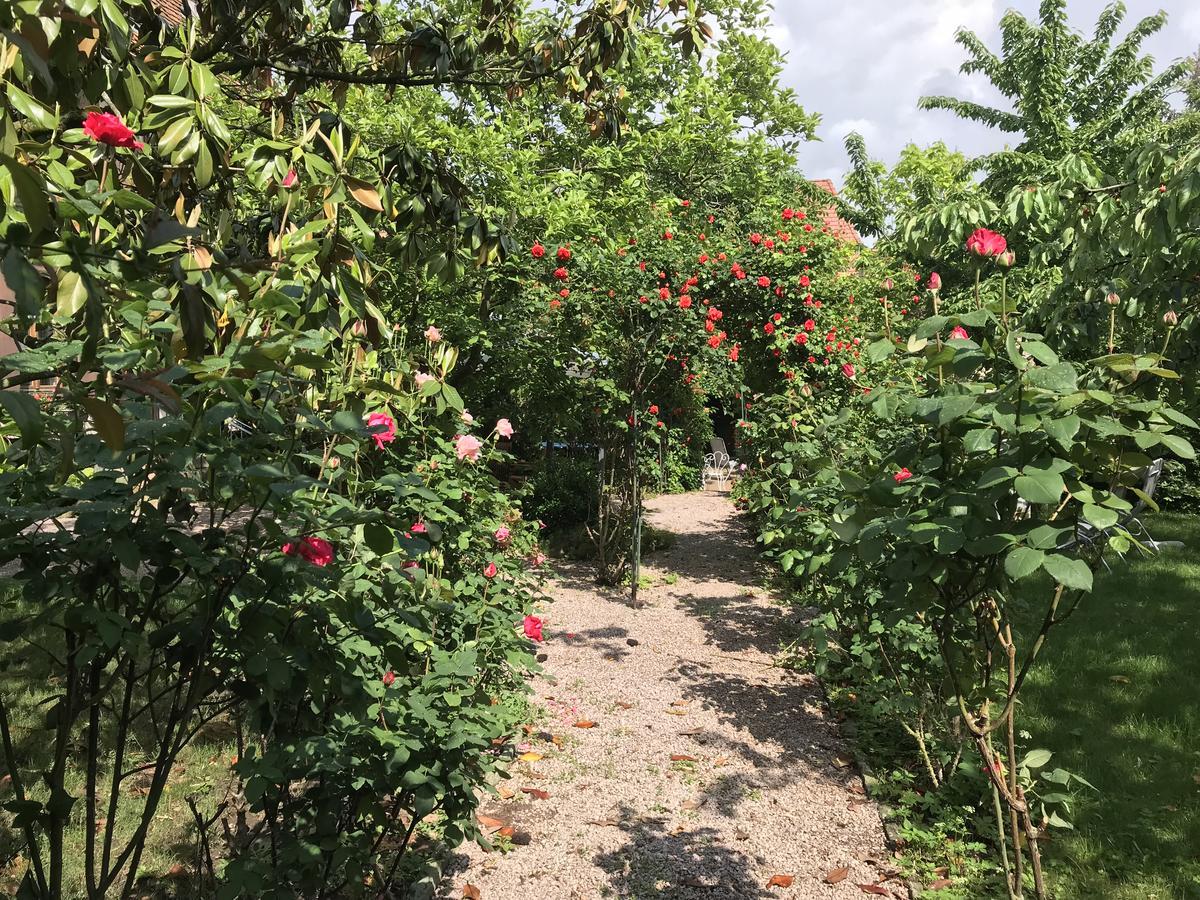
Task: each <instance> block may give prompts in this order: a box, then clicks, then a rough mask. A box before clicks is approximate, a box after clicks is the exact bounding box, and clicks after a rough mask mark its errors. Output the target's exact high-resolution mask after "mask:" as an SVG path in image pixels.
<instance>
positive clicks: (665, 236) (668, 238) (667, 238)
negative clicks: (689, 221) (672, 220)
mask: <svg viewBox="0 0 1200 900" xmlns="http://www.w3.org/2000/svg"><path fill="white" fill-rule="evenodd" d="M663 240H664V241H673V240H675V235H673V234H672V233H671V232H669V231H664V232H663Z"/></svg>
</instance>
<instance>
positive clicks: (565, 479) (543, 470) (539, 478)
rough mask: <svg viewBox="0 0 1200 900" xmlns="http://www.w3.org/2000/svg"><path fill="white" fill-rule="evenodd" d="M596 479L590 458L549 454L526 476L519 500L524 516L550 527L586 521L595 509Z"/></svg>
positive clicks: (565, 526) (561, 526)
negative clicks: (525, 483) (524, 487)
mask: <svg viewBox="0 0 1200 900" xmlns="http://www.w3.org/2000/svg"><path fill="white" fill-rule="evenodd" d="M598 478H599V475H598V474H597V472H596V464H595V462H593V461H592V460H589V459H582V458H579V457H573V456H554V457H551V458H550V459H549V460H547V461H546V462H545V463H543V464H542V466H541V467H540V468H539V469H538V470H537V472H535V473H534V475H533V476H532V477H531V478H530V479H529V483H528V485H527V487H526V493H525V494H524V495H523V496H522V499H521V508H522V509H523V510H524V513H525V517H526V518H527V519H530V520H532V521H540V522H543V523H545V525H546V527H547V528H548V529H551V530H557V529H564V528H569V527H571V526H573V525H582V524H584V523H586V522H588V521H589V520H590V519H591V517H592V516H593V515H594V514H595V512H596V503H597V491H598V487H597V485H598Z"/></svg>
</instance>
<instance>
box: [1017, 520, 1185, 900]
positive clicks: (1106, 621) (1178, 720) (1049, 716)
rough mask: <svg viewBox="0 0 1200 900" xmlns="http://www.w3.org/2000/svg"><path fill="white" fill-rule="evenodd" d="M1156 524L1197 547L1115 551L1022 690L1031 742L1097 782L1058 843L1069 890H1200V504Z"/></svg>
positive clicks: (1083, 893)
mask: <svg viewBox="0 0 1200 900" xmlns="http://www.w3.org/2000/svg"><path fill="white" fill-rule="evenodd" d="M1151 530H1152V532H1153V533H1154V536H1155V537H1156V538H1158V539H1160V540H1165V539H1173V540H1182V541H1184V542H1185V543H1186V545H1187V549H1186V550H1184V551H1182V552H1166V553H1164V554H1162V555H1161V556H1158V557H1155V558H1153V559H1147V560H1141V559H1138V560H1134V561H1131V562H1129V563H1128V564H1126V563H1121V562H1114V564H1113V571H1112V572H1111V573H1104V574H1102V575H1101V577H1100V578H1099V580H1098V582H1097V586H1096V591H1095V593H1094V594H1093V596H1092V597H1091V598H1090V600H1089V601H1088V602H1086V603H1085V605H1084V606H1082V607H1081V608H1080V609H1079V610H1078V611H1077V612H1076V613H1075V616H1074V617H1073V618H1072V619H1071V620H1069V621H1068V622H1067V623H1066V624H1065V625H1064V626H1063V627H1062V629H1061V630H1060V631H1058V632H1056V633H1052V634H1051V636H1050V640H1049V642H1048V643H1047V646H1046V649H1045V651H1044V656H1043V658H1042V660H1041V661H1040V663H1039V665H1038V666H1037V668H1036V669H1035V671H1034V672H1032V673H1031V676H1030V682H1029V683H1028V685H1027V686H1026V689H1025V690H1024V692H1023V698H1024V708H1023V710H1022V711H1021V718H1020V723H1021V724H1020V727H1021V728H1023V729H1024V730H1026V731H1028V732H1030V733H1031V735H1032V740H1031V741H1030V742H1029V746H1034V747H1046V748H1048V749H1051V750H1053V751H1054V753H1055V763H1056V764H1057V765H1060V766H1062V767H1063V768H1066V769H1068V770H1070V771H1072V772H1075V773H1078V774H1080V775H1082V776H1083V777H1084V778H1086V779H1087V780H1088V781H1089V782H1091V783H1092V784H1093V785H1095V787H1096V788H1097V790H1096V792H1094V793H1093V792H1091V791H1087V790H1086V789H1082V790H1079V791H1077V792H1076V793H1077V796H1078V802H1077V803H1076V804H1075V806H1074V807H1073V809H1072V812H1073V813H1074V816H1073V818H1074V822H1075V826H1076V831H1074V832H1068V831H1061V830H1056V831H1055V838H1054V840H1053V841H1052V843H1051V847H1050V850H1049V865H1050V867H1051V870H1052V873H1053V884H1054V887H1055V891H1056V896H1057V897H1060V898H1063V900H1074V898H1082V897H1103V898H1111V900H1154V898H1157V900H1168V898H1172V900H1173V898H1200V517H1195V516H1188V517H1185V516H1178V515H1165V514H1164V515H1160V516H1157V517H1156V518H1155V519H1154V521H1153V523H1152V525H1151Z"/></svg>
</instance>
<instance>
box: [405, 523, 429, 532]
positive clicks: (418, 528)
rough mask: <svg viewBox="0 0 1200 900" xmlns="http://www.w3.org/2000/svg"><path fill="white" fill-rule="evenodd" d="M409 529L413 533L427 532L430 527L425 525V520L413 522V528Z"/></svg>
mask: <svg viewBox="0 0 1200 900" xmlns="http://www.w3.org/2000/svg"><path fill="white" fill-rule="evenodd" d="M408 530H409V531H410V532H411V533H413V534H425V532H427V531H428V530H429V529H428V528H426V527H425V523H424V522H413V523H412V528H410V529H408Z"/></svg>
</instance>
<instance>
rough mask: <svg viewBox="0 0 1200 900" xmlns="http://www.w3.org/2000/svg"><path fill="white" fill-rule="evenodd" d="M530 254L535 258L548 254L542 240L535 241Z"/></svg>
mask: <svg viewBox="0 0 1200 900" xmlns="http://www.w3.org/2000/svg"><path fill="white" fill-rule="evenodd" d="M529 255H530V256H532V257H533V258H534V259H541V258H542V257H543V256H545V255H546V248H545V247H543V246H542V245H541V242H540V241H534V242H533V246H532V247H530V248H529Z"/></svg>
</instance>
